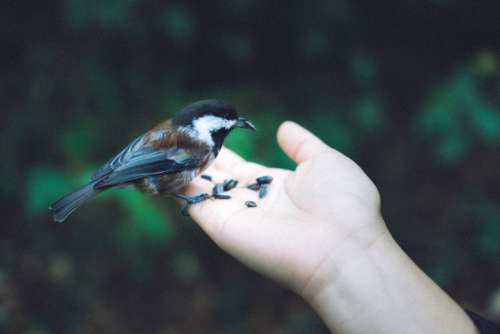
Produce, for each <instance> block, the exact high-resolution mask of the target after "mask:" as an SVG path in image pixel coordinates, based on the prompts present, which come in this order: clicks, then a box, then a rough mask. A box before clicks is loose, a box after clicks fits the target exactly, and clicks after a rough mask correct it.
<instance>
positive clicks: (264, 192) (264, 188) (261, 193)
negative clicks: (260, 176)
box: [259, 184, 267, 198]
mask: <svg viewBox="0 0 500 334" xmlns="http://www.w3.org/2000/svg"><path fill="white" fill-rule="evenodd" d="M266 195H267V184H263V185H262V186H261V187H260V190H259V198H264V197H265V196H266Z"/></svg>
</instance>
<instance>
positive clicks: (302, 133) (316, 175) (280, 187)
mask: <svg viewBox="0 0 500 334" xmlns="http://www.w3.org/2000/svg"><path fill="white" fill-rule="evenodd" d="M278 142H279V144H280V146H281V148H282V149H283V150H284V152H285V153H286V154H287V155H288V156H289V157H290V158H291V159H292V160H294V161H295V162H296V163H297V164H298V166H297V168H296V170H295V171H289V170H284V169H278V168H268V167H264V166H262V165H258V164H255V163H251V162H247V161H245V160H243V159H242V158H241V157H239V156H238V155H236V154H235V153H233V152H231V151H229V150H227V149H223V150H222V151H221V153H220V154H219V156H218V158H217V159H216V161H215V162H214V164H213V165H212V166H211V167H210V168H209V169H208V170H207V171H206V174H209V175H211V176H212V177H213V179H214V181H215V182H218V183H219V182H222V181H223V180H225V179H228V178H235V179H237V180H238V181H239V182H240V185H241V186H239V187H238V188H235V189H233V190H231V191H229V192H228V194H229V195H231V199H229V200H207V201H204V202H202V203H199V204H195V205H193V206H192V207H191V208H190V215H191V216H192V217H193V219H194V220H195V221H196V222H197V223H198V224H199V225H200V226H201V227H202V228H203V230H204V231H205V232H206V233H207V234H208V235H209V236H210V237H211V238H212V239H213V240H214V241H215V242H216V243H217V244H218V245H219V246H220V247H221V248H223V249H224V250H225V251H227V252H229V253H230V254H232V255H233V256H235V257H236V258H237V259H239V260H240V261H242V262H243V263H245V264H246V265H248V266H250V267H251V268H253V269H255V270H257V271H259V272H261V273H263V274H264V275H267V276H270V277H272V278H274V279H276V280H278V281H280V282H284V283H285V284H287V285H289V286H290V287H292V288H293V289H294V290H296V291H297V292H299V293H301V294H309V293H314V290H316V289H317V288H319V286H320V285H321V284H322V281H324V280H326V279H330V278H325V277H322V273H323V272H331V269H332V268H331V267H332V266H339V263H341V262H342V249H343V247H347V245H349V247H350V245H351V243H347V242H346V241H351V240H353V239H356V240H357V245H361V247H369V246H370V244H371V243H373V242H374V241H375V240H376V239H377V238H378V237H380V236H381V235H384V234H386V229H385V226H384V224H383V221H382V219H381V218H380V214H379V207H380V200H379V194H378V191H377V189H376V188H375V186H374V185H373V183H372V182H371V181H370V179H369V178H368V177H367V176H366V175H365V174H364V173H363V171H362V170H361V169H360V168H359V167H358V166H357V165H356V164H355V163H354V162H353V161H351V160H350V159H348V158H347V157H345V156H344V155H342V154H341V153H339V152H337V151H335V150H333V149H331V148H330V147H328V146H327V145H325V144H324V143H323V142H322V141H320V140H319V139H318V138H317V137H315V136H314V135H312V134H311V133H310V132H308V131H307V130H305V129H303V128H302V127H300V126H298V125H297V124H295V123H291V122H286V123H284V124H283V125H282V126H281V127H280V130H279V131H278ZM262 175H270V176H272V177H273V182H272V183H271V185H270V186H269V193H268V195H267V196H266V197H265V198H263V199H258V194H257V192H255V191H252V190H249V189H246V188H245V187H243V185H247V184H250V183H254V182H255V179H256V178H257V177H259V176H262ZM212 187H213V184H212V183H211V182H209V181H206V180H204V179H201V178H198V179H196V180H195V181H193V183H192V184H191V185H190V187H189V188H188V189H187V193H189V194H190V195H193V194H199V193H202V192H206V193H211V190H212ZM248 200H252V201H255V202H256V203H257V207H255V208H248V207H246V206H245V204H244V203H245V201H248ZM326 269H328V270H326Z"/></svg>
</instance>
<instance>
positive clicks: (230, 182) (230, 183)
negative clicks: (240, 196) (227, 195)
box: [223, 179, 238, 191]
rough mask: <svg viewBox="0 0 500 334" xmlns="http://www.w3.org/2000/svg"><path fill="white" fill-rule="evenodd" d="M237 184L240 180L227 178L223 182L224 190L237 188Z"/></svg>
mask: <svg viewBox="0 0 500 334" xmlns="http://www.w3.org/2000/svg"><path fill="white" fill-rule="evenodd" d="M237 185H238V180H235V179H227V180H225V181H224V184H223V187H224V191H228V190H231V189H233V188H236V186H237Z"/></svg>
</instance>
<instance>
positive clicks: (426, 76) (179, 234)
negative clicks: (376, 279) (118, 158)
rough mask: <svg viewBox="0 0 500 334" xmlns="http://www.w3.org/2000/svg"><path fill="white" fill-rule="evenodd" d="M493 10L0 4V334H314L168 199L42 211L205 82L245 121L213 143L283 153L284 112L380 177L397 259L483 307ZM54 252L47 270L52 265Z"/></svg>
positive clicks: (447, 5)
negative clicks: (400, 255)
mask: <svg viewBox="0 0 500 334" xmlns="http://www.w3.org/2000/svg"><path fill="white" fill-rule="evenodd" d="M499 10H500V8H499V4H498V1H485V2H481V5H479V4H477V5H476V4H474V5H471V4H470V2H465V1H424V2H423V3H416V2H415V1H398V2H396V1H390V2H387V3H384V5H383V6H382V5H380V4H379V3H377V2H368V1H365V2H357V3H353V2H347V1H344V0H335V1H326V0H324V1H323V0H322V1H315V2H306V1H287V2H282V1H271V2H269V1H248V0H236V1H227V0H216V1H212V2H196V1H182V2H180V1H173V2H158V1H153V0H123V1H118V0H105V1H97V0H91V1H84V0H60V1H48V2H40V1H17V2H13V1H6V2H3V3H2V4H1V5H0V27H1V29H0V34H1V35H2V39H1V41H2V46H3V48H2V52H1V53H0V60H1V61H0V67H1V71H2V72H1V73H2V76H1V78H0V104H1V109H2V116H3V117H2V120H1V122H0V124H1V130H2V131H1V132H0V139H1V140H0V152H2V157H3V160H2V164H0V176H1V177H2V180H3V186H2V187H1V188H0V196H1V199H2V201H1V202H0V203H1V206H2V209H3V212H4V219H3V222H2V224H0V235H1V236H2V242H0V332H3V331H7V332H12V333H89V332H98V333H135V332H153V333H159V332H162V333H163V332H165V333H178V332H183V333H185V332H200V331H199V328H204V329H206V330H204V331H203V332H243V333H247V332H248V333H253V332H287V333H309V332H314V333H321V332H325V328H324V327H323V325H322V324H321V323H320V321H319V320H318V318H317V317H316V316H315V315H314V314H313V313H312V311H311V310H310V309H308V308H307V307H306V306H305V305H304V304H303V302H302V301H301V300H299V299H298V298H297V297H295V296H293V295H291V294H289V293H287V292H285V291H283V290H282V289H281V288H279V287H277V286H276V285H275V284H274V283H272V282H268V281H267V280H263V279H262V278H260V277H258V276H257V275H255V274H253V273H251V272H249V271H248V270H247V269H245V268H244V267H242V266H241V265H240V264H238V263H237V262H236V261H235V260H233V259H231V258H229V257H228V256H227V255H225V254H224V253H223V252H221V251H220V250H219V249H218V248H217V247H216V246H215V245H213V243H211V242H210V241H209V240H208V239H207V238H206V237H205V236H204V235H203V234H202V233H201V232H200V231H199V229H198V228H197V227H196V226H195V225H194V224H192V223H191V222H190V221H189V220H187V219H184V218H182V217H181V216H180V215H179V213H178V208H177V206H176V204H175V202H173V201H172V200H170V199H166V198H160V199H153V198H152V197H148V196H144V195H142V194H139V193H136V192H134V191H133V190H132V189H117V190H116V191H111V192H109V193H106V194H103V195H102V196H100V197H98V198H97V199H96V200H95V201H92V202H91V203H89V204H88V205H86V206H85V207H83V208H82V209H80V210H78V211H77V212H76V213H75V214H74V215H73V216H71V218H70V220H69V221H68V222H67V223H65V224H55V223H53V222H52V221H51V218H50V215H49V212H48V211H47V206H48V205H49V203H51V202H52V201H53V200H55V199H56V198H58V197H59V196H60V195H62V194H64V193H66V192H67V191H69V190H71V189H73V188H75V187H77V186H79V185H81V184H83V183H84V182H85V181H86V180H88V178H89V177H90V175H91V174H92V172H93V171H94V170H95V169H96V168H98V167H99V166H100V165H101V164H103V163H104V162H105V161H106V160H107V159H109V158H110V157H111V156H112V155H113V154H115V153H117V152H118V151H119V150H120V149H121V148H122V147H123V146H125V145H126V144H127V143H128V142H129V141H130V140H132V139H133V138H135V137H136V136H137V135H138V134H140V133H142V132H144V131H145V130H146V129H148V128H150V127H151V126H153V125H155V124H156V123H158V122H159V121H161V120H164V119H166V118H169V117H172V116H173V115H174V114H175V112H176V111H178V110H179V109H180V108H182V107H183V106H185V105H186V104H188V103H190V102H192V101H195V100H199V99H204V98H221V99H224V100H227V101H229V102H231V103H232V104H234V105H235V106H237V107H238V109H239V111H240V113H241V114H243V115H245V116H248V117H249V118H250V119H252V120H254V121H255V123H256V124H257V126H258V131H257V132H256V133H249V132H244V131H239V132H234V133H232V134H231V136H230V137H229V138H228V140H227V143H226V144H227V146H228V147H229V148H231V149H233V150H235V151H236V152H238V153H239V154H241V155H242V156H243V157H244V158H246V159H250V160H253V161H256V162H259V163H263V164H266V165H272V166H277V167H282V168H290V169H293V168H294V164H293V163H292V162H291V161H290V160H289V159H288V158H287V157H286V156H285V155H284V154H283V152H281V150H280V149H279V147H278V145H277V143H276V140H275V132H276V129H277V128H278V126H279V124H280V123H281V122H282V121H284V120H286V119H291V120H295V121H297V122H299V123H301V124H303V125H304V126H306V127H308V128H310V129H311V130H312V131H313V132H314V133H316V134H317V135H318V136H319V137H320V138H322V139H323V140H324V141H325V142H326V143H328V144H329V145H331V146H333V147H334V148H336V149H338V150H340V151H342V152H344V153H346V154H348V155H349V156H350V157H351V158H353V159H354V160H355V161H357V162H358V163H359V164H360V165H361V167H362V168H363V169H364V170H365V171H366V172H367V174H368V175H369V176H370V177H371V178H372V179H373V180H374V182H375V183H376V184H377V186H378V187H379V189H380V192H381V194H382V198H383V211H384V217H385V219H386V221H387V223H388V225H389V226H390V229H391V231H392V232H393V233H394V235H395V236H396V238H397V239H398V240H399V241H400V243H401V244H402V246H403V248H404V249H405V250H406V251H407V252H408V253H409V254H410V256H411V257H412V258H413V259H415V261H416V262H417V263H418V264H419V265H420V266H422V267H423V269H424V270H425V271H426V272H428V273H430V274H431V276H432V277H433V278H434V279H435V280H436V281H437V282H438V283H439V284H441V285H442V286H443V287H444V288H445V289H447V290H448V291H449V292H450V294H451V295H453V296H454V297H455V298H457V299H458V300H460V301H463V302H464V303H465V304H467V305H470V306H471V307H472V308H474V309H476V310H480V309H482V308H485V307H487V302H488V300H489V296H490V295H491V293H492V292H493V291H494V290H495V289H498V288H499V287H498V282H499V281H500V263H499V259H500V246H499V245H500V230H499V226H500V223H499V220H500V204H499V199H500V198H499V196H498V194H499V192H498V183H499V181H500V174H499V172H498V166H500V155H499V154H498V152H499V146H500V54H499V53H498V50H500V45H499V39H498V17H497V16H498V15H497V13H498V11H499ZM61 259H64V261H63V262H64V263H65V265H64V266H63V268H66V269H65V270H54V269H53V268H56V269H57V268H59V269H60V266H61ZM51 268H52V269H51ZM68 268H70V269H68ZM54 272H56V273H65V274H64V275H62V274H58V275H59V276H58V275H54V274H53V273H54ZM61 277H62V278H61ZM471 281H474V282H477V283H476V284H470V282H471ZM472 285H473V286H472ZM5 291H7V292H5ZM6 305H7V306H6ZM12 305H14V306H12Z"/></svg>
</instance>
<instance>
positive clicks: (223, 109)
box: [172, 100, 238, 126]
mask: <svg viewBox="0 0 500 334" xmlns="http://www.w3.org/2000/svg"><path fill="white" fill-rule="evenodd" d="M209 115H212V116H217V117H222V118H225V119H228V120H237V119H238V113H237V112H236V109H235V108H234V107H233V106H231V105H229V104H227V103H226V102H223V101H220V100H201V101H197V102H194V103H191V104H190V105H188V106H187V107H185V108H184V109H182V110H181V111H180V112H179V113H178V114H177V115H176V116H175V117H174V118H173V120H172V121H173V124H174V125H176V126H187V125H189V124H191V123H192V122H193V120H195V119H197V118H200V117H203V116H209Z"/></svg>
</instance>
